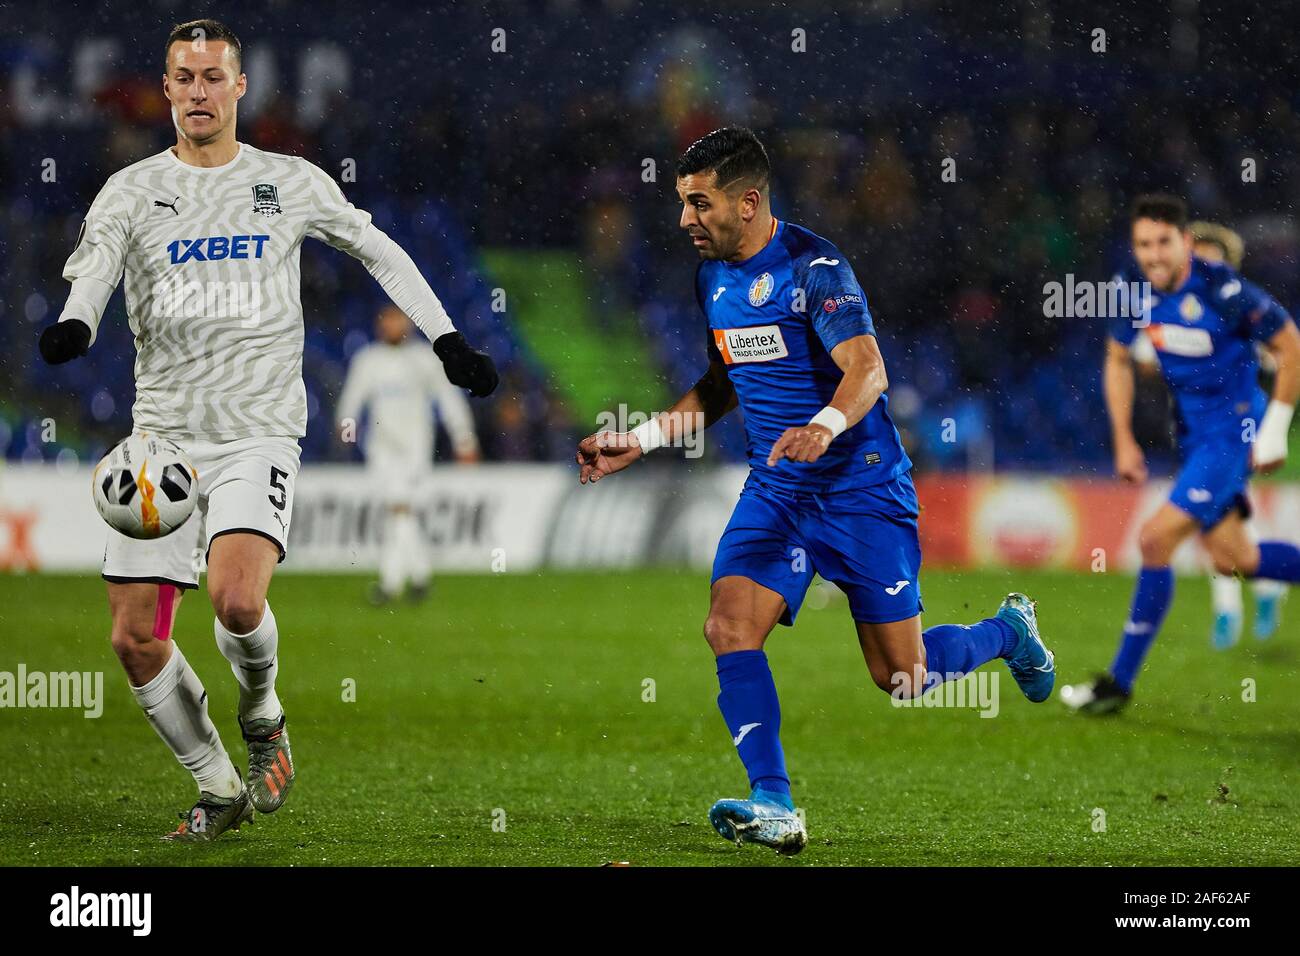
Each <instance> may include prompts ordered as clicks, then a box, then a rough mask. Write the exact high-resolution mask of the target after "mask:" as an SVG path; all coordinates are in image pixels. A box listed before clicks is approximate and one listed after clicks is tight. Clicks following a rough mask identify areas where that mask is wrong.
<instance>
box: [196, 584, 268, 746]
mask: <svg viewBox="0 0 1300 956" xmlns="http://www.w3.org/2000/svg"><path fill="white" fill-rule="evenodd" d="M212 623H213V630H214V631H215V632H216V635H217V648H218V649H219V650H220V651H221V653H222V655H223V656H224V657H225V658H226V660H228V661H230V669H231V670H232V671H234V673H235V680H237V681H239V716H240V717H242V718H243V719H244V721H245V722H247V721H249V720H260V719H267V720H270V719H274V718H277V717H279V716H280V713H281V710H280V699H279V698H278V697H276V696H275V675H276V673H277V672H278V671H279V669H280V666H279V664H278V663H277V661H276V656H275V652H276V648H277V647H278V646H279V643H280V634H279V632H278V631H277V630H276V627H275V615H274V614H272V613H271V605H270V604H269V603H268V604H267V605H266V609H265V610H264V611H263V612H262V621H261V623H260V624H258V625H257V627H255V628H253V630H251V631H249V632H248V633H247V634H232V633H230V631H228V630H226V629H225V627H224V626H223V625H222V623H221V621H220V619H214V620H213V622H212Z"/></svg>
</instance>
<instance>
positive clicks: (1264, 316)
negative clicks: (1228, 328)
mask: <svg viewBox="0 0 1300 956" xmlns="http://www.w3.org/2000/svg"><path fill="white" fill-rule="evenodd" d="M1219 296H1220V297H1221V298H1222V299H1223V301H1224V306H1225V311H1226V310H1227V309H1229V308H1230V309H1231V310H1232V312H1233V313H1234V314H1235V315H1236V316H1237V323H1238V325H1237V328H1238V329H1239V330H1240V331H1241V333H1242V334H1243V335H1245V336H1246V337H1247V338H1251V339H1254V340H1255V341H1256V342H1267V341H1268V340H1269V339H1271V338H1272V337H1273V336H1274V335H1276V334H1277V333H1278V330H1280V329H1281V328H1282V326H1284V325H1286V324H1287V322H1289V321H1291V316H1290V314H1288V312H1287V310H1286V309H1284V308H1282V305H1281V304H1280V303H1279V302H1278V301H1277V300H1276V299H1274V298H1273V297H1272V296H1271V295H1269V294H1268V293H1267V292H1265V291H1264V290H1263V289H1261V288H1260V287H1259V286H1257V285H1255V284H1254V283H1253V282H1247V281H1246V280H1245V279H1241V278H1237V279H1235V280H1233V281H1230V282H1227V283H1225V284H1224V285H1223V287H1222V288H1220V290H1219Z"/></svg>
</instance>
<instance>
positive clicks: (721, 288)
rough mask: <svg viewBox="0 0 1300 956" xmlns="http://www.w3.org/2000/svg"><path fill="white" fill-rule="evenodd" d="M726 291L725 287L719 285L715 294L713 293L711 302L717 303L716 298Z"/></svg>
mask: <svg viewBox="0 0 1300 956" xmlns="http://www.w3.org/2000/svg"><path fill="white" fill-rule="evenodd" d="M726 291H727V287H726V286H725V285H720V286H718V291H717V292H715V293H713V301H714V302H717V301H718V296H720V295H722V293H724V292H726Z"/></svg>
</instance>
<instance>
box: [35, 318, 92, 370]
mask: <svg viewBox="0 0 1300 956" xmlns="http://www.w3.org/2000/svg"><path fill="white" fill-rule="evenodd" d="M88 351H90V326H88V325H87V324H86V323H85V322H82V321H81V320H80V319H69V320H68V321H66V322H55V323H54V324H53V325H47V326H46V327H45V328H44V329H42V330H41V358H43V359H45V361H46V362H48V363H49V364H50V365H62V364H63V363H64V362H71V361H72V360H73V359H74V358H80V357H81V356H83V355H85V354H86V353H87V352H88Z"/></svg>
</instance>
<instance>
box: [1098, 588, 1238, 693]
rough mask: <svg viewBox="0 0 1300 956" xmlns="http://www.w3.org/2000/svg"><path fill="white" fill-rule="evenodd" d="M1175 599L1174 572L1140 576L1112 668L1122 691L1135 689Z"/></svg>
mask: <svg viewBox="0 0 1300 956" xmlns="http://www.w3.org/2000/svg"><path fill="white" fill-rule="evenodd" d="M1261 563H1262V562H1261ZM1173 596H1174V572H1173V571H1172V570H1170V569H1169V568H1168V567H1164V568H1143V569H1142V570H1141V571H1140V572H1138V579H1137V591H1136V592H1134V594H1133V607H1132V609H1131V610H1130V611H1129V615H1128V623H1126V624H1125V625H1124V636H1123V638H1121V639H1120V642H1119V650H1118V651H1117V652H1116V654H1115V661H1114V663H1112V664H1111V665H1110V674H1111V676H1112V677H1114V678H1115V683H1116V684H1118V685H1119V686H1120V688H1121V689H1122V690H1125V691H1129V690H1132V689H1133V682H1134V681H1135V680H1137V675H1138V671H1139V670H1141V669H1142V661H1143V659H1144V658H1145V657H1146V656H1147V651H1148V650H1149V649H1150V647H1151V642H1152V641H1154V640H1155V639H1156V633H1157V632H1158V631H1159V630H1160V624H1161V622H1162V621H1164V619H1165V612H1166V611H1168V610H1169V602H1170V601H1171V600H1172V599H1173Z"/></svg>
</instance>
